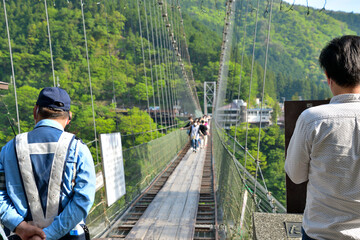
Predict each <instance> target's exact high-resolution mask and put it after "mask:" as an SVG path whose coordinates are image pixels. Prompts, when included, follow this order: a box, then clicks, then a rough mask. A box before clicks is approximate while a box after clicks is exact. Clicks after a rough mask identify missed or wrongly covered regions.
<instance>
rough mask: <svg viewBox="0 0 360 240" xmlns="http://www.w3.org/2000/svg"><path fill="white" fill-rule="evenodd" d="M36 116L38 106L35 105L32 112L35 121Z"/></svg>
mask: <svg viewBox="0 0 360 240" xmlns="http://www.w3.org/2000/svg"><path fill="white" fill-rule="evenodd" d="M38 114H39V106H38V105H35V106H34V110H33V115H34V120H36V119H37V117H38Z"/></svg>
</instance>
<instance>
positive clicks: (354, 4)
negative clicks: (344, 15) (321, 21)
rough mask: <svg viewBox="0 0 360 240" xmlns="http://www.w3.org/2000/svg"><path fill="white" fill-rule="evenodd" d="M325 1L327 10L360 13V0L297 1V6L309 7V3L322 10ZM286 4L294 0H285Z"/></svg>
mask: <svg viewBox="0 0 360 240" xmlns="http://www.w3.org/2000/svg"><path fill="white" fill-rule="evenodd" d="M325 1H326V6H325V9H326V10H334V11H344V12H354V13H360V1H359V0H340V1H339V0H295V4H297V5H304V6H307V4H306V2H309V6H310V7H314V8H318V9H321V8H323V6H324V3H325ZM284 2H288V3H290V4H292V3H293V2H294V0H284Z"/></svg>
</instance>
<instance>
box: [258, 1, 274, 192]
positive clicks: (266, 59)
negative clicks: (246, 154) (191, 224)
mask: <svg viewBox="0 0 360 240" xmlns="http://www.w3.org/2000/svg"><path fill="white" fill-rule="evenodd" d="M272 5H273V0H271V2H270V14H269V26H268V33H267V39H266V52H265V64H264V78H263V88H262V95H261V96H262V99H261V107H260V126H259V136H258V149H257V158H256V159H257V161H256V174H255V180H257V174H258V170H259V165H260V164H259V161H260V160H259V155H260V142H261V127H262V126H261V125H262V124H261V123H262V110H263V102H264V95H265V83H266V70H267V61H268V53H269V44H270V30H271V15H272ZM263 181H264V177H263ZM256 182H257V181H256ZM256 182H255V183H256ZM264 182H265V181H264ZM256 186H257V185H256V184H255V190H254V192H255V194H256ZM265 186H266V185H265Z"/></svg>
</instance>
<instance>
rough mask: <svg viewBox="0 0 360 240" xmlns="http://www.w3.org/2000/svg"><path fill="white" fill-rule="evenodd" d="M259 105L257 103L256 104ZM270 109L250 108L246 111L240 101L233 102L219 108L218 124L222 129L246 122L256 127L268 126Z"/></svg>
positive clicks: (245, 105) (244, 104)
mask: <svg viewBox="0 0 360 240" xmlns="http://www.w3.org/2000/svg"><path fill="white" fill-rule="evenodd" d="M258 104H259V103H258ZM272 112H273V109H272V108H263V109H260V108H252V109H247V103H246V102H244V101H243V100H242V99H236V100H233V101H232V103H230V104H227V105H225V106H223V107H221V108H220V109H219V111H218V118H217V119H218V122H219V124H220V126H222V127H223V128H224V129H227V130H228V129H230V127H232V126H236V125H240V123H243V122H246V121H248V123H250V124H254V125H257V126H260V122H261V126H262V127H264V126H269V125H271V124H272V122H271V113H272Z"/></svg>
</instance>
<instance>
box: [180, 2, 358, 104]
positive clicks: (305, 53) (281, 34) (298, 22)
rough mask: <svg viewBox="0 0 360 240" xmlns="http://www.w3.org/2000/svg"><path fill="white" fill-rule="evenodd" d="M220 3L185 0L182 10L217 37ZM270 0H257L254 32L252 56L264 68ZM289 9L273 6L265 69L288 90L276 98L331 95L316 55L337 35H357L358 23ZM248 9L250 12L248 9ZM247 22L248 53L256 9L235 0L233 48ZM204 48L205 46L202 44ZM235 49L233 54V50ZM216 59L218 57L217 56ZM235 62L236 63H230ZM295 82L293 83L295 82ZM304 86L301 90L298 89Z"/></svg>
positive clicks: (220, 24) (338, 16) (353, 19)
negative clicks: (267, 58) (257, 17)
mask: <svg viewBox="0 0 360 240" xmlns="http://www.w3.org/2000/svg"><path fill="white" fill-rule="evenodd" d="M224 2H225V1H220V0H219V1H216V2H215V3H216V4H215V3H214V2H206V3H205V1H195V0H184V1H183V3H182V4H183V6H185V7H183V9H184V11H185V12H186V13H187V14H188V15H189V16H191V17H192V19H194V20H193V21H195V20H197V21H200V22H202V23H204V24H205V25H206V26H208V27H209V28H210V29H212V30H214V31H216V32H217V33H218V35H219V36H221V34H222V29H223V24H224V23H223V16H224V14H225V12H224V9H225V8H224ZM267 3H268V1H260V11H259V20H258V29H257V36H256V37H257V41H256V51H255V58H256V60H257V61H258V63H260V64H261V65H262V66H263V64H264V57H265V45H266V41H265V39H266V34H267V31H266V30H267V22H268V11H269V6H268V5H267ZM290 7H291V6H290V5H288V4H285V3H283V4H282V5H281V9H280V4H279V3H275V4H274V7H273V16H272V26H271V43H270V49H269V61H268V68H269V70H270V71H272V72H273V73H274V74H276V75H277V76H278V77H276V79H277V81H279V80H281V81H283V80H282V78H284V79H285V86H286V84H287V85H288V86H290V88H289V87H288V88H287V89H286V92H285V91H283V89H281V87H284V83H281V84H280V85H281V86H275V89H276V90H277V93H278V94H277V96H276V97H277V98H278V99H280V97H286V98H287V99H289V98H291V97H294V96H295V95H296V96H302V97H303V98H305V99H310V98H312V99H318V98H325V97H329V96H330V94H329V92H328V91H327V89H326V88H327V86H326V85H325V86H323V85H324V84H323V80H324V76H323V73H322V71H321V69H320V68H319V67H318V56H319V53H320V50H321V49H322V48H323V47H324V46H325V44H326V43H327V42H328V41H329V40H331V39H332V38H334V37H336V36H341V35H345V34H356V31H358V28H359V25H358V24H356V20H357V19H358V17H359V16H358V15H356V14H347V13H335V12H328V11H325V12H323V11H318V10H315V9H312V8H310V9H309V12H308V8H306V7H301V6H295V7H293V8H291V9H292V10H291V9H290ZM246 9H248V11H246ZM246 12H247V18H246V19H247V21H246V25H247V28H246V39H245V42H246V54H247V55H251V53H252V41H253V38H254V28H255V19H256V8H255V6H254V5H253V3H251V2H250V3H249V1H238V13H237V22H238V27H237V28H236V29H235V30H236V31H235V32H236V34H237V39H238V40H237V43H238V45H237V47H238V48H240V44H241V42H242V39H243V35H244V31H243V29H244V24H245V16H246ZM204 44H205V45H206V42H204ZM233 51H235V50H233ZM219 58H220V56H219ZM233 61H235V60H233ZM307 81H309V82H310V84H313V83H315V85H316V86H317V87H318V88H319V89H322V90H321V92H322V94H318V93H316V91H315V92H314V91H311V87H310V85H309V83H306V82H307ZM295 82H296V83H295ZM302 85H304V88H303V89H302Z"/></svg>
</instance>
